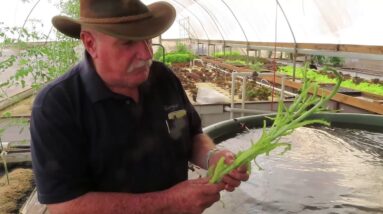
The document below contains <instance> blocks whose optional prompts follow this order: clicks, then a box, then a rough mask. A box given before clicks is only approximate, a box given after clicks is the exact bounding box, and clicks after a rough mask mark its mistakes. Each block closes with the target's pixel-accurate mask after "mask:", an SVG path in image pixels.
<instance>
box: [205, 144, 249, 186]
mask: <svg viewBox="0 0 383 214" xmlns="http://www.w3.org/2000/svg"><path fill="white" fill-rule="evenodd" d="M221 157H225V163H226V164H227V165H230V164H232V163H233V161H234V159H235V155H234V153H232V152H231V151H229V150H220V151H217V152H216V153H214V155H213V156H212V157H211V158H210V159H209V163H208V164H209V166H214V165H216V164H217V162H218V161H219V159H220V158H221ZM248 179H249V174H248V173H247V166H246V165H242V166H240V167H238V168H236V169H234V170H233V171H231V172H230V173H229V174H227V175H225V176H224V177H223V179H222V181H221V183H223V184H225V190H226V191H229V192H233V191H234V190H235V188H236V187H238V186H239V185H240V184H241V182H242V181H247V180H248Z"/></svg>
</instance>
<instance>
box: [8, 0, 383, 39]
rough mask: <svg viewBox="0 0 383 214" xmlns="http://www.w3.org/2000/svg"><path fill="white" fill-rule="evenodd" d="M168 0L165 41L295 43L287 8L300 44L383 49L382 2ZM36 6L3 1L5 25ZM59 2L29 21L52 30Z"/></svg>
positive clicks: (46, 4) (43, 5) (42, 7)
mask: <svg viewBox="0 0 383 214" xmlns="http://www.w3.org/2000/svg"><path fill="white" fill-rule="evenodd" d="M5 1H6V3H5ZM165 1H167V2H169V3H170V4H172V5H174V7H175V8H176V10H177V18H176V22H175V23H174V25H173V26H172V27H171V28H170V29H169V30H168V31H167V32H165V33H164V34H163V35H162V38H164V39H177V38H191V39H202V40H226V41H227V40H229V41H245V42H246V41H250V42H275V41H276V42H287V43H293V42H294V39H293V36H292V33H291V32H290V29H289V26H288V23H287V21H286V18H285V17H284V15H283V13H282V10H281V8H282V9H283V11H284V12H285V15H286V17H287V20H288V21H289V23H290V25H291V28H292V31H293V32H294V35H295V39H296V42H297V43H326V44H355V45H375V46H383V39H382V38H383V27H380V26H379V25H376V24H375V23H378V22H379V21H381V20H383V13H382V11H381V10H382V8H383V1H382V0H278V1H279V4H280V6H281V7H277V3H276V2H277V1H276V0H165ZM36 2H37V0H30V1H29V3H22V2H21V1H20V0H17V1H11V0H2V7H0V22H4V25H7V26H19V27H21V26H22V25H23V22H24V19H25V18H26V16H27V15H28V12H29V10H30V9H31V7H32V6H33V5H34V3H36ZM55 2H57V0H49V1H47V0H42V1H40V2H39V4H38V5H37V6H36V9H35V10H34V11H33V12H32V14H31V16H30V18H29V19H31V20H33V19H35V20H36V19H39V20H41V22H42V23H43V24H44V27H42V28H41V31H42V33H45V34H47V33H48V32H49V29H50V27H51V23H50V20H51V18H52V16H53V15H56V14H58V9H57V8H56V7H54V6H53V4H54V3H55ZM143 2H144V3H146V4H149V3H152V2H155V1H154V0H143ZM276 20H277V22H276ZM30 23H32V22H28V23H27V27H28V25H30ZM29 27H30V26H29ZM275 35H277V37H276V39H275Z"/></svg>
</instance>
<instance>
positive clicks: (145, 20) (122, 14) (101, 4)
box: [52, 0, 176, 41]
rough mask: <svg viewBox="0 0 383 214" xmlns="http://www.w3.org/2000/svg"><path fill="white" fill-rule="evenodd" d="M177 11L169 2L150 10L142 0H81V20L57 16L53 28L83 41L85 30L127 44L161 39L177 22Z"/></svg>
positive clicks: (54, 18)
mask: <svg viewBox="0 0 383 214" xmlns="http://www.w3.org/2000/svg"><path fill="white" fill-rule="evenodd" d="M175 17H176V11H175V9H174V7H173V6H172V5H171V4H169V3H167V2H155V3H153V4H150V5H148V6H146V5H145V4H143V3H142V2H141V1H139V0H80V18H79V19H73V18H70V17H67V16H55V17H53V19H52V24H53V26H54V27H55V28H56V29H57V30H58V31H60V32H61V33H63V34H65V35H67V36H70V37H73V38H80V32H81V26H84V27H86V28H91V29H94V30H96V31H99V32H102V33H105V34H108V35H110V36H113V37H116V38H119V39H123V40H133V41H134V40H144V39H151V38H154V37H157V36H159V35H160V34H162V33H163V32H165V31H166V30H167V29H168V28H169V27H170V26H171V25H172V24H173V22H174V19H175Z"/></svg>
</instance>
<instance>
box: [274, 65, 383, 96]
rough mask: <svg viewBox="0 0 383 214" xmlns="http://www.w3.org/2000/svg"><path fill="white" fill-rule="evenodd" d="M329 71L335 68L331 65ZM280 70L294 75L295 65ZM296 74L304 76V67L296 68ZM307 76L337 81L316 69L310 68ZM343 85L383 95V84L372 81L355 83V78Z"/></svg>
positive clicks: (320, 81) (316, 79)
mask: <svg viewBox="0 0 383 214" xmlns="http://www.w3.org/2000/svg"><path fill="white" fill-rule="evenodd" d="M327 68H328V69H327V70H328V71H331V70H334V69H332V68H330V67H327ZM279 71H281V72H283V73H285V74H287V75H289V76H292V75H293V67H292V66H284V67H280V68H279ZM295 75H296V77H297V78H302V77H303V69H302V68H296V72H295ZM307 77H308V78H309V79H310V80H312V81H316V82H318V83H335V82H336V80H335V79H333V78H330V77H328V75H327V74H326V75H323V74H318V73H317V72H315V71H314V70H310V69H308V73H307ZM341 86H342V87H345V88H350V89H354V90H358V91H364V92H369V93H373V94H377V95H382V96H383V85H382V84H380V83H379V84H374V83H371V82H366V81H363V82H359V84H355V83H354V82H353V80H351V79H348V80H345V81H343V82H342V85H341Z"/></svg>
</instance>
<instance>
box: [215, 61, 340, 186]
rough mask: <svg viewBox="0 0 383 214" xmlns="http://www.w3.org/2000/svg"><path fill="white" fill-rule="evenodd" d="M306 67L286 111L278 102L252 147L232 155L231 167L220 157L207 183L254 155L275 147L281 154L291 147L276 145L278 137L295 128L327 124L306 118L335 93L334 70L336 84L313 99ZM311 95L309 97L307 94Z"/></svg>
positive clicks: (314, 87)
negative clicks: (300, 85) (297, 91)
mask: <svg viewBox="0 0 383 214" xmlns="http://www.w3.org/2000/svg"><path fill="white" fill-rule="evenodd" d="M306 71H307V65H306V66H305V70H304V73H303V75H304V82H303V86H302V88H301V94H300V95H299V96H298V97H297V98H296V99H295V100H294V102H293V104H292V105H291V106H290V107H289V108H287V107H286V106H285V105H284V103H283V101H282V99H280V100H279V103H278V111H277V114H276V116H275V117H274V118H271V119H272V120H273V121H274V122H273V124H272V126H271V127H270V128H269V129H266V122H265V121H264V124H263V131H262V135H261V137H260V139H259V140H258V141H257V142H252V146H251V147H250V148H248V149H247V150H245V151H242V152H239V153H238V154H237V155H236V158H235V160H234V162H233V163H232V164H231V165H226V164H225V162H224V161H225V160H224V158H223V157H222V158H221V159H220V160H219V161H218V162H217V164H216V165H215V166H212V167H210V169H209V173H208V174H209V176H211V178H210V183H217V182H219V181H220V180H221V179H222V178H223V176H224V175H226V174H228V173H230V172H231V171H232V170H234V169H235V168H238V167H239V166H241V165H247V166H248V169H250V167H249V165H250V163H251V161H252V160H254V161H255V164H256V165H257V166H258V164H257V163H256V158H257V156H259V155H261V154H266V155H268V154H269V153H270V152H271V151H273V150H274V149H276V148H278V147H284V151H283V152H282V154H283V153H284V152H286V151H287V150H289V149H290V148H291V144H289V143H284V142H279V141H280V138H281V137H282V136H285V135H288V134H290V133H292V132H293V131H294V129H296V128H298V127H302V126H305V125H309V124H322V125H329V123H328V122H327V121H324V120H321V119H307V118H308V117H309V116H310V115H312V114H314V113H319V112H322V111H323V110H324V108H325V104H326V103H327V102H328V101H329V100H330V99H331V98H332V97H333V96H334V95H335V94H336V93H337V91H338V89H339V87H340V84H341V82H342V78H341V76H340V75H339V73H338V72H337V71H335V70H334V73H335V74H336V76H337V83H336V86H335V87H334V89H333V90H332V92H331V94H330V95H329V96H322V97H321V98H318V97H317V93H318V89H319V85H318V84H317V83H313V82H312V81H310V80H309V79H308V78H307V76H306V74H307V72H306ZM311 91H312V92H313V94H312V95H309V92H311Z"/></svg>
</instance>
